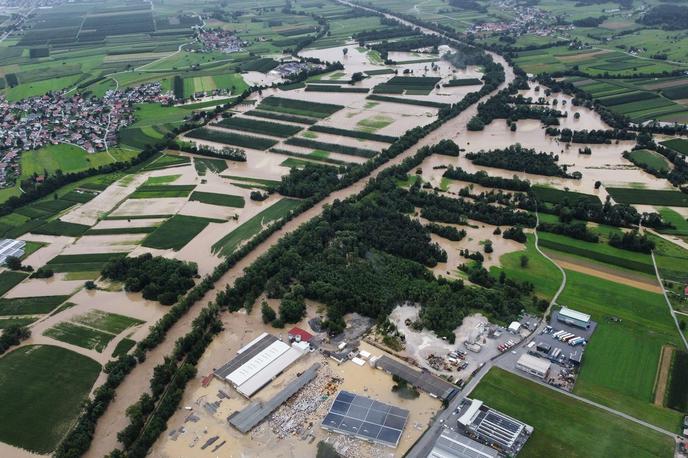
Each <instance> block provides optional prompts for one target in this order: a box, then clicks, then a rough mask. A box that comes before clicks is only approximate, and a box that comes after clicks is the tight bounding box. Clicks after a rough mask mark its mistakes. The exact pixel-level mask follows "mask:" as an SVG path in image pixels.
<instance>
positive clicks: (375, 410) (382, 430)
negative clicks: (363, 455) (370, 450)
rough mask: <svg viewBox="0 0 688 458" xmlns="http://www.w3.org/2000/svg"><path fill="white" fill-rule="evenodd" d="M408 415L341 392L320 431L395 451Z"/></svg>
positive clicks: (378, 403) (387, 406)
mask: <svg viewBox="0 0 688 458" xmlns="http://www.w3.org/2000/svg"><path fill="white" fill-rule="evenodd" d="M408 414H409V412H408V410H405V409H400V408H398V407H394V406H391V405H389V404H385V403H382V402H379V401H375V400H373V399H370V398H367V397H365V396H359V395H357V394H354V393H350V392H348V391H341V392H339V394H338V395H337V397H336V398H335V400H334V402H333V403H332V406H330V410H329V412H328V413H327V415H326V416H325V418H324V419H323V421H322V423H321V427H323V428H325V429H328V430H331V431H335V432H339V433H343V434H349V435H352V436H356V437H358V438H360V439H365V440H369V441H372V442H377V443H381V444H384V445H387V446H389V447H396V446H397V445H398V444H399V439H400V438H401V433H402V431H403V430H404V426H406V421H407V420H408Z"/></svg>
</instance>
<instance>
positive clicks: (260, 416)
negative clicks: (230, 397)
mask: <svg viewBox="0 0 688 458" xmlns="http://www.w3.org/2000/svg"><path fill="white" fill-rule="evenodd" d="M318 369H320V363H315V364H313V365H312V366H311V367H309V368H308V369H306V370H305V371H304V372H303V373H302V374H301V375H299V376H298V377H296V378H295V379H294V380H292V381H290V382H289V383H288V384H287V385H286V386H285V387H284V388H283V389H282V390H280V392H279V393H277V394H276V395H275V396H273V397H272V398H271V399H270V400H268V401H265V402H252V403H251V404H250V405H249V406H248V407H246V408H245V409H244V410H242V411H240V412H234V413H233V414H232V415H230V416H229V418H228V419H227V420H228V421H229V424H230V425H232V426H234V427H235V428H236V429H238V430H239V431H241V432H242V433H244V434H246V433H247V432H249V431H251V430H252V429H253V428H255V427H256V426H257V425H258V424H260V422H262V421H263V420H265V418H266V417H267V416H268V415H270V414H271V413H272V412H274V411H275V409H277V408H278V407H279V406H281V405H282V404H284V403H285V402H287V400H288V399H289V398H290V397H292V396H293V395H295V394H296V393H297V392H298V391H299V390H300V389H301V388H303V387H304V386H306V384H307V383H309V382H310V381H311V380H313V379H314V378H315V376H316V375H317V373H318Z"/></svg>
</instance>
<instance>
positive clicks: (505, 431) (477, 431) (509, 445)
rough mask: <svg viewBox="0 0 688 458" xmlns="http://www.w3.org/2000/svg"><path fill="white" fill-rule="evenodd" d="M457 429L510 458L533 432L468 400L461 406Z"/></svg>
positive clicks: (477, 401)
mask: <svg viewBox="0 0 688 458" xmlns="http://www.w3.org/2000/svg"><path fill="white" fill-rule="evenodd" d="M458 427H459V428H460V429H463V430H464V432H465V433H466V435H468V436H469V437H471V438H473V439H475V440H477V441H479V442H482V443H483V444H485V445H489V446H490V447H494V448H496V449H498V450H500V451H502V452H503V453H505V454H507V455H511V456H515V455H517V454H518V452H519V451H521V449H522V448H523V446H524V445H525V443H526V441H527V440H528V437H530V435H531V434H532V432H533V427H532V426H529V425H527V424H525V423H523V422H521V421H518V420H516V419H515V418H512V417H509V416H508V415H505V414H503V413H501V412H499V411H497V410H493V409H491V408H489V407H487V406H485V405H484V404H483V402H482V401H479V400H477V399H468V398H466V401H465V402H464V405H463V406H462V409H461V414H460V417H459V420H458Z"/></svg>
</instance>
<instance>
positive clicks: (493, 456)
mask: <svg viewBox="0 0 688 458" xmlns="http://www.w3.org/2000/svg"><path fill="white" fill-rule="evenodd" d="M498 456H499V452H497V450H495V449H493V448H491V447H488V446H487V445H483V444H481V443H480V442H476V441H474V440H473V439H471V438H470V437H467V436H462V435H461V434H459V433H455V432H454V431H448V430H446V429H445V430H444V431H442V435H441V436H440V437H438V438H437V441H435V446H434V447H433V448H432V450H431V451H430V454H429V455H428V458H497V457H498Z"/></svg>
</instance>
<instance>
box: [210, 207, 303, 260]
mask: <svg viewBox="0 0 688 458" xmlns="http://www.w3.org/2000/svg"><path fill="white" fill-rule="evenodd" d="M299 205H301V201H299V200H294V199H282V200H280V201H278V202H276V203H274V204H272V205H271V206H269V207H268V208H266V209H265V210H263V211H262V212H260V213H258V214H257V215H256V216H254V217H253V218H251V219H249V220H248V221H246V222H245V223H243V224H242V225H241V226H239V227H237V228H236V229H234V230H233V231H232V232H230V233H229V234H227V235H226V236H224V237H222V238H221V239H220V240H218V241H217V242H216V243H215V244H213V246H212V251H213V253H219V254H220V255H222V256H229V255H230V254H232V253H233V252H234V250H236V249H237V248H238V247H239V245H241V244H242V243H244V242H246V241H248V240H250V239H251V238H253V237H254V236H255V235H256V234H258V233H259V232H260V231H261V230H262V229H263V227H264V226H265V225H267V224H270V223H271V222H273V221H276V220H278V219H281V218H283V217H285V216H286V215H287V214H288V213H289V212H290V211H292V210H294V209H295V208H297V207H298V206H299Z"/></svg>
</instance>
